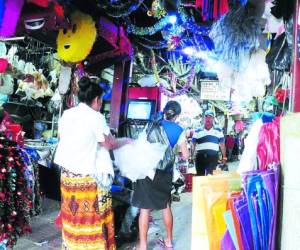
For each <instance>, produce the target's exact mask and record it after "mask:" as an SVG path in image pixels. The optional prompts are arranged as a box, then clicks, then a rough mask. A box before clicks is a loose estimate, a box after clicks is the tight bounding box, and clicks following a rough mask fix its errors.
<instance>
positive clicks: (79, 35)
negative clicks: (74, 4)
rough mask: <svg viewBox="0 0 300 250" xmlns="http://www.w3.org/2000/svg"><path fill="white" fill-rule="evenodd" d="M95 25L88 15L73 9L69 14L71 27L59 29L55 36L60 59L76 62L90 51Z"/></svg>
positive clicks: (93, 41) (94, 35) (95, 32)
mask: <svg viewBox="0 0 300 250" xmlns="http://www.w3.org/2000/svg"><path fill="white" fill-rule="evenodd" d="M96 35H97V31H96V27H95V22H94V21H93V19H92V17H91V16H90V15H87V14H84V13H82V12H79V11H75V12H74V13H73V14H72V15H71V27H70V28H69V29H60V30H59V34H58V37H57V52H58V56H59V57H60V59H62V60H64V61H66V62H71V63H76V62H80V61H82V60H84V59H85V58H86V57H87V56H88V55H89V54H90V52H91V50H92V48H93V45H94V43H95V40H96Z"/></svg>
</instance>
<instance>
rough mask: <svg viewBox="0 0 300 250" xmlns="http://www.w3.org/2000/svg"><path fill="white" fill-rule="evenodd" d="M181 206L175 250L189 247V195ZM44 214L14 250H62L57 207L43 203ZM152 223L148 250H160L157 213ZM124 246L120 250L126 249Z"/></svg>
mask: <svg viewBox="0 0 300 250" xmlns="http://www.w3.org/2000/svg"><path fill="white" fill-rule="evenodd" d="M237 165H238V162H232V163H229V170H230V171H234V170H236V168H237ZM180 199H181V200H180V202H173V205H172V209H173V215H174V241H175V249H176V250H190V247H191V220H192V193H183V194H180ZM43 207H44V211H43V214H42V215H40V216H37V217H34V218H33V219H32V230H33V232H32V234H29V235H27V236H25V237H22V238H21V239H19V240H18V243H17V245H16V247H15V248H14V250H38V249H39V250H54V249H55V250H58V249H61V232H60V231H59V230H57V229H56V227H55V225H54V219H55V217H56V215H57V213H58V210H59V203H58V202H56V201H53V200H49V199H44V204H43ZM152 215H153V218H154V223H151V226H150V229H149V250H159V249H160V248H159V247H158V246H156V244H155V243H156V241H157V240H158V239H159V238H161V237H163V234H164V230H163V229H164V226H163V221H162V216H161V212H160V211H154V212H153V213H152ZM135 244H136V243H134V244H131V245H128V244H127V245H123V246H122V247H121V248H119V249H120V250H126V249H128V247H129V246H133V245H135Z"/></svg>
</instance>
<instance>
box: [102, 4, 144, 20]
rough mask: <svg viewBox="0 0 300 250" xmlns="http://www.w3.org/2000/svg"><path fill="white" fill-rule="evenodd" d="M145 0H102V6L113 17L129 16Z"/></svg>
mask: <svg viewBox="0 0 300 250" xmlns="http://www.w3.org/2000/svg"><path fill="white" fill-rule="evenodd" d="M143 2H144V0H128V1H127V2H126V3H121V2H120V1H115V3H113V4H112V3H111V1H109V0H100V1H99V6H100V8H102V9H104V10H105V13H106V14H107V15H109V16H111V17H115V18H119V17H126V16H129V15H130V14H131V13H132V12H134V11H136V10H137V9H138V8H139V7H140V6H141V4H142V3H143Z"/></svg>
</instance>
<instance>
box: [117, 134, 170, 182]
mask: <svg viewBox="0 0 300 250" xmlns="http://www.w3.org/2000/svg"><path fill="white" fill-rule="evenodd" d="M165 151H166V145H163V144H161V143H150V142H149V141H147V134H146V131H143V132H142V133H141V134H140V135H139V137H138V139H137V140H135V142H134V143H132V144H127V145H125V146H123V147H121V148H119V149H116V150H114V156H115V164H116V166H117V167H118V168H119V169H120V172H121V174H122V175H123V176H125V177H127V178H129V179H130V180H132V181H136V180H137V179H144V178H146V177H147V176H148V177H149V178H151V179H153V177H154V173H155V171H154V170H155V169H156V166H157V164H158V163H159V162H160V161H161V160H162V159H163V157H164V154H165Z"/></svg>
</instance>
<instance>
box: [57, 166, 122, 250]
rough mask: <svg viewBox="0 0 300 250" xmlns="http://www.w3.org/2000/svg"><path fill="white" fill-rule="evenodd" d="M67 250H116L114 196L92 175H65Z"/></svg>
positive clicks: (64, 172) (63, 211)
mask: <svg viewBox="0 0 300 250" xmlns="http://www.w3.org/2000/svg"><path fill="white" fill-rule="evenodd" d="M61 194H62V201H61V219H62V239H63V243H62V244H63V245H62V249H64V250H83V249H84V250H115V249H116V245H115V239H114V217H113V211H112V199H111V195H110V194H109V193H108V192H106V191H104V190H101V189H100V188H99V187H98V186H97V184H96V182H95V179H94V178H92V177H90V176H84V175H78V174H73V173H71V172H69V171H67V170H64V169H63V170H62V172H61Z"/></svg>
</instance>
